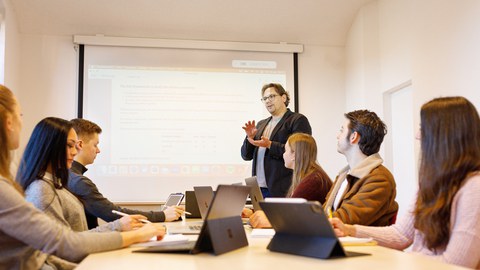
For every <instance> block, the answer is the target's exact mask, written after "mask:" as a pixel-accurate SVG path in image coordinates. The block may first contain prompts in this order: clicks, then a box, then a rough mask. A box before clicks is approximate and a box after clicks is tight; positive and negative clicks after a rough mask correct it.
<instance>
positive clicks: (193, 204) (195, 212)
mask: <svg viewBox="0 0 480 270" xmlns="http://www.w3.org/2000/svg"><path fill="white" fill-rule="evenodd" d="M185 211H187V212H189V213H190V214H191V215H186V216H185V217H186V218H187V219H188V218H201V217H202V216H201V215H200V209H198V203H197V197H196V196H195V191H193V190H187V191H185Z"/></svg>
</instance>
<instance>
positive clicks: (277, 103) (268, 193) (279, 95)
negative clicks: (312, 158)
mask: <svg viewBox="0 0 480 270" xmlns="http://www.w3.org/2000/svg"><path fill="white" fill-rule="evenodd" d="M261 93H262V98H261V101H262V102H263V104H264V105H265V108H266V109H267V110H268V112H269V113H270V115H271V116H270V117H268V118H266V119H263V120H260V121H259V122H258V124H257V125H255V120H253V121H248V122H247V123H245V126H244V127H242V128H243V129H244V130H245V133H246V138H245V140H244V142H243V145H242V149H241V153H242V158H243V159H244V160H253V164H252V175H256V176H257V181H258V184H259V186H260V187H261V189H262V193H263V196H264V197H285V196H286V194H287V191H288V189H289V188H290V185H291V183H292V170H290V169H287V168H285V165H284V161H283V152H285V143H286V142H287V139H288V137H289V136H290V135H291V134H293V133H298V132H302V133H307V134H312V128H311V127H310V123H309V122H308V119H307V118H306V117H305V116H304V115H302V114H299V113H295V112H292V111H290V109H288V108H287V106H288V104H289V102H290V97H289V95H288V93H287V91H285V89H284V88H283V87H282V86H281V85H280V84H277V83H269V84H266V85H264V86H263V87H262V92H261Z"/></svg>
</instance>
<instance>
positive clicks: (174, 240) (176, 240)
mask: <svg viewBox="0 0 480 270" xmlns="http://www.w3.org/2000/svg"><path fill="white" fill-rule="evenodd" d="M188 240H189V238H188V237H187V236H185V235H182V234H166V235H165V236H164V237H163V239H162V240H160V241H156V240H154V241H152V240H150V241H148V242H144V243H138V244H133V245H131V247H153V246H162V245H171V244H180V243H186V242H188Z"/></svg>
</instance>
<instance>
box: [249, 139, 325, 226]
mask: <svg viewBox="0 0 480 270" xmlns="http://www.w3.org/2000/svg"><path fill="white" fill-rule="evenodd" d="M283 160H284V163H285V167H286V168H289V169H292V170H293V177H292V184H291V186H290V189H289V190H288V193H287V197H289V198H303V199H306V200H308V201H319V202H320V203H321V204H323V203H324V202H325V198H326V196H327V194H328V191H329V190H330V188H331V187H332V180H330V178H329V177H328V175H327V173H326V172H325V171H324V170H323V169H322V167H321V166H320V165H319V164H318V163H317V144H316V142H315V139H314V138H313V137H312V136H311V135H309V134H305V133H294V134H292V135H290V137H288V140H287V143H286V144H285V152H284V153H283ZM244 215H248V213H247V211H246V210H244ZM250 224H251V225H252V227H254V228H265V227H271V224H270V222H269V221H268V219H267V217H266V215H265V213H264V212H263V211H256V212H255V213H254V214H253V215H252V216H251V217H250Z"/></svg>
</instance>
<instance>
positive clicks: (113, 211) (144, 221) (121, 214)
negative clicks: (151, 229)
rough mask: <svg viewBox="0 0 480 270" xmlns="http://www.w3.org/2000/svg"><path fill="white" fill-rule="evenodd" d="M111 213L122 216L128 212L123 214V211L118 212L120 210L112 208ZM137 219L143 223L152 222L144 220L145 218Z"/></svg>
mask: <svg viewBox="0 0 480 270" xmlns="http://www.w3.org/2000/svg"><path fill="white" fill-rule="evenodd" d="M112 213H114V214H117V215H119V216H122V217H126V216H129V214H125V213H123V212H120V211H117V210H112ZM139 220H140V221H141V222H143V223H152V222H150V221H148V220H146V219H139Z"/></svg>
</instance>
